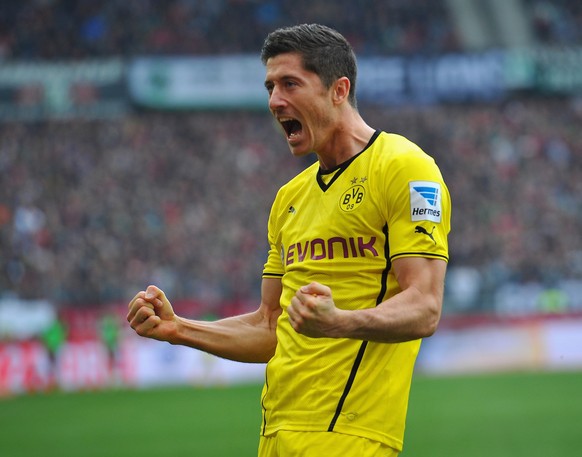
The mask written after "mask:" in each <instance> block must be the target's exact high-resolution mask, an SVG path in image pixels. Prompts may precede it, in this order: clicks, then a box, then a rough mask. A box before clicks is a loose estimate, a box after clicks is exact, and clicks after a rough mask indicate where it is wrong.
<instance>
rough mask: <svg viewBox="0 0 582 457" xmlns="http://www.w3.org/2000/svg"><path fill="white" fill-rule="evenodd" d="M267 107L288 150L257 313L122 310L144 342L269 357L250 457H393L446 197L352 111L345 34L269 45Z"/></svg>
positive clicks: (401, 146)
mask: <svg viewBox="0 0 582 457" xmlns="http://www.w3.org/2000/svg"><path fill="white" fill-rule="evenodd" d="M261 58H262V61H263V63H264V64H265V66H266V77H265V87H266V89H267V92H268V95H269V108H270V111H271V113H272V114H273V116H274V117H275V119H276V120H277V121H278V122H279V124H280V125H281V128H282V131H283V133H284V135H285V136H286V138H287V142H288V145H289V148H290V150H291V153H292V154H293V155H295V156H303V155H306V154H309V153H315V154H316V155H317V158H318V161H317V162H316V163H314V164H313V165H311V166H310V167H308V168H307V169H306V170H304V171H303V172H302V173H300V174H299V175H297V176H296V177H295V178H293V179H292V180H291V181H290V182H288V183H287V184H286V185H284V186H283V187H282V188H281V189H280V190H279V192H278V194H277V196H276V198H275V201H274V203H273V206H272V209H271V214H270V218H269V223H268V236H269V244H270V251H269V253H268V258H267V262H266V264H265V268H264V270H263V280H262V288H261V303H260V305H259V307H258V309H257V310H256V311H255V312H252V313H249V314H244V315H239V316H235V317H230V318H227V319H222V320H218V321H215V322H202V321H194V320H187V319H184V318H181V317H179V316H177V315H175V314H174V312H173V309H172V306H171V304H170V302H169V301H168V299H167V297H166V296H165V294H164V293H163V291H161V290H160V289H159V288H157V287H155V286H149V287H148V288H147V290H145V291H142V292H139V293H138V294H137V295H136V296H135V297H134V299H133V300H132V301H131V302H130V304H129V313H128V321H129V322H130V324H131V327H132V328H133V329H134V330H135V331H136V332H137V333H138V334H139V335H141V336H145V337H149V338H155V339H158V340H163V341H168V342H170V343H172V344H181V345H186V346H190V347H192V348H196V349H199V350H202V351H206V352H208V353H211V354H215V355H217V356H220V357H224V358H228V359H232V360H237V361H242V362H268V364H267V369H266V379H265V385H264V388H263V393H262V399H261V405H262V409H263V421H262V424H261V438H260V444H259V456H264V457H273V456H303V457H310V456H313V457H320V456H322V455H325V456H340V455H341V456H343V457H345V456H358V457H359V456H384V457H386V456H397V455H398V453H399V452H400V450H401V449H402V444H403V435H404V424H405V418H406V410H407V405H408V396H409V390H410V382H411V377H412V372H413V368H414V363H415V359H416V356H417V354H418V350H419V348H420V341H421V338H423V337H428V336H430V335H432V334H433V333H434V331H435V330H436V328H437V325H438V322H439V318H440V314H441V308H442V300H443V290H444V279H445V272H446V265H447V261H448V243H447V235H448V232H449V230H450V214H451V203H450V197H449V193H448V190H447V188H446V185H445V183H444V181H443V178H442V176H441V173H440V171H439V169H438V167H437V166H436V164H435V162H434V160H433V159H432V158H431V157H429V156H428V155H427V154H425V153H424V152H423V151H422V150H421V149H420V148H419V147H418V146H416V145H415V144H414V143H412V142H410V141H409V140H407V139H405V138H404V137H402V136H399V135H396V134H389V133H386V132H383V131H380V130H376V129H374V128H372V127H370V126H369V125H367V124H366V122H365V121H364V120H363V119H362V117H361V115H360V114H359V112H358V109H357V103H356V96H355V89H356V72H357V69H356V59H355V56H354V53H353V50H352V48H351V46H350V45H349V43H348V42H347V41H346V40H345V38H344V37H343V36H342V35H341V34H339V33H338V32H336V31H335V30H333V29H330V28H328V27H325V26H322V25H317V24H311V25H298V26H294V27H288V28H283V29H279V30H276V31H274V32H272V33H271V34H269V36H268V37H267V38H266V40H265V43H264V46H263V49H262V54H261Z"/></svg>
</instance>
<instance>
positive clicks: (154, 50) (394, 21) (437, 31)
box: [0, 0, 582, 59]
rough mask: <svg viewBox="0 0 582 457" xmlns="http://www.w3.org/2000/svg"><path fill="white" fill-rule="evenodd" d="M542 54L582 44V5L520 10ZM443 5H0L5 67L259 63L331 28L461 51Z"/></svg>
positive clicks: (374, 41)
mask: <svg viewBox="0 0 582 457" xmlns="http://www.w3.org/2000/svg"><path fill="white" fill-rule="evenodd" d="M521 1H522V5H523V10H524V12H525V14H527V15H528V18H527V19H528V23H529V24H530V28H531V30H532V35H533V37H534V39H535V41H536V43H538V44H580V43H582V4H581V3H580V2H579V1H578V0H552V1H549V0H521ZM448 8H449V5H447V2H446V1H445V0H391V1H385V0H360V1H359V2H354V1H353V0H335V1H334V2H329V1H326V0H125V1H123V2H120V1H113V0H21V1H18V2H15V1H13V2H2V3H1V4H0V59H2V58H12V59H84V58H91V57H96V56H111V55H118V56H131V55H139V54H157V55H160V54H225V53H249V52H250V53H256V52H258V50H259V49H260V46H261V44H262V42H263V39H264V37H265V35H266V34H267V33H268V32H270V31H271V30H273V29H274V28H276V27H279V26H283V25H288V24H292V23H300V22H324V23H325V24H327V25H330V26H332V27H335V28H337V29H338V30H341V31H342V32H343V33H344V34H345V35H346V37H347V38H348V39H349V40H350V42H351V43H352V44H353V46H354V48H355V50H356V52H357V53H358V54H360V55H361V54H386V53H388V54H394V53H398V54H411V53H443V52H451V51H458V50H460V49H462V43H460V42H459V37H458V36H457V33H456V27H455V24H454V21H453V19H452V15H451V14H450V10H449V9H448Z"/></svg>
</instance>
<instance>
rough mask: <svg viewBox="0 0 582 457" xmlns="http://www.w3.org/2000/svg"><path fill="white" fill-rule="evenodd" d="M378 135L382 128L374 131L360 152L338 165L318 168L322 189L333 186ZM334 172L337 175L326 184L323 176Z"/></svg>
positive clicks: (318, 180) (318, 177)
mask: <svg viewBox="0 0 582 457" xmlns="http://www.w3.org/2000/svg"><path fill="white" fill-rule="evenodd" d="M378 135H380V130H376V131H375V132H374V134H373V135H372V138H370V141H368V144H367V145H366V146H365V147H364V149H362V150H361V151H360V152H358V153H357V154H356V155H355V156H353V157H350V158H349V159H348V160H346V161H345V162H343V163H340V164H339V165H338V166H337V167H333V168H331V169H329V170H322V169H321V167H320V168H319V170H317V184H319V187H320V188H321V190H322V191H324V192H325V191H326V190H327V189H329V188H330V187H331V185H332V184H333V183H334V182H335V180H336V179H337V178H339V177H340V175H341V174H342V173H343V172H344V171H345V170H346V168H348V167H349V165H350V163H352V162H353V161H354V160H355V159H356V158H357V157H358V156H359V155H360V154H362V152H364V151H365V150H366V149H368V148H369V147H370V146H371V145H372V143H374V141H375V140H376V138H378ZM332 173H335V175H333V177H332V178H331V180H330V181H329V182H328V183H327V184H326V183H325V182H324V180H323V176H325V175H329V174H332Z"/></svg>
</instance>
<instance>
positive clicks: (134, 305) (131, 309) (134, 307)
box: [127, 291, 153, 322]
mask: <svg viewBox="0 0 582 457" xmlns="http://www.w3.org/2000/svg"><path fill="white" fill-rule="evenodd" d="M144 295H145V292H144V291H141V292H138V293H137V294H136V296H135V297H133V299H132V300H131V301H130V302H129V304H128V305H127V321H128V322H129V321H131V320H132V319H133V317H134V316H135V313H136V312H137V311H138V310H139V309H140V308H141V307H142V306H148V305H149V307H151V308H153V305H152V304H151V303H149V302H147V301H145V300H144V298H143V297H144Z"/></svg>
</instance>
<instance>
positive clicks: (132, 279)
mask: <svg viewBox="0 0 582 457" xmlns="http://www.w3.org/2000/svg"><path fill="white" fill-rule="evenodd" d="M304 22H320V23H324V24H326V25H329V26H331V27H334V28H336V29H338V30H339V31H340V32H342V33H343V34H344V35H345V36H346V37H347V38H348V40H349V41H350V42H351V44H352V45H353V47H354V49H355V51H356V54H357V56H358V64H359V79H358V85H357V87H358V98H359V109H360V111H361V112H362V114H363V116H364V118H365V119H366V120H367V121H368V123H369V124H371V125H372V126H373V127H376V128H378V129H382V130H385V131H388V132H396V133H400V134H403V135H405V136H407V137H409V138H410V139H411V140H413V141H415V142H416V143H417V144H419V145H420V146H421V147H422V148H423V149H424V150H425V151H426V152H428V153H429V154H431V155H432V156H433V157H435V159H436V161H437V163H438V164H439V166H440V168H441V170H442V172H443V175H444V177H445V180H446V182H447V183H448V186H449V189H450V192H451V195H452V199H453V210H454V212H453V230H452V233H451V236H450V258H451V260H450V264H449V271H448V278H447V287H446V300H445V307H444V315H443V320H442V324H441V327H440V330H439V332H438V333H437V334H436V335H435V336H434V337H432V338H430V339H428V340H426V341H425V342H424V343H423V350H422V351H421V356H420V358H419V364H418V367H419V370H420V371H423V372H425V373H428V374H433V373H434V374H439V373H469V372H484V371H499V370H523V369H527V370H579V369H581V368H582V236H581V235H582V198H581V196H582V3H581V2H580V1H579V0H553V1H547V0H503V1H500V0H390V1H386V0H362V1H358V2H356V1H350V0H339V1H334V2H329V1H322V0H293V1H291V0H262V1H261V0H172V1H170V0H168V1H166V0H126V1H123V2H119V1H112V0H21V1H3V2H1V3H0V396H2V395H12V394H20V393H27V392H41V391H46V390H52V389H62V390H80V389H87V388H90V389H100V388H106V387H110V386H138V387H141V386H144V387H147V386H154V385H166V384H189V385H192V384H196V385H208V384H216V383H220V384H224V383H236V382H239V381H242V380H256V381H260V380H261V379H262V371H263V367H261V366H253V365H242V364H241V365H239V364H233V363H228V362H225V361H223V360H218V359H215V358H212V357H209V356H206V355H203V354H200V353H197V352H195V351H190V350H182V349H181V348H175V347H170V346H169V345H166V344H162V343H158V342H152V341H146V340H141V339H139V338H137V337H136V336H135V335H133V333H132V332H131V331H130V329H129V328H128V326H127V324H126V323H125V320H124V319H125V312H126V304H127V303H128V301H129V300H130V299H131V298H132V297H133V296H134V295H135V294H136V293H137V292H138V291H140V290H142V289H144V288H145V287H146V286H147V285H148V284H157V285H158V286H160V287H161V288H163V289H164V290H165V291H166V293H167V295H168V296H169V297H170V299H171V300H172V302H173V303H174V305H175V308H176V310H177V312H178V313H180V314H182V315H184V316H187V317H192V318H199V319H207V318H208V319H213V318H217V317H223V316H228V315H232V314H234V313H239V312H245V311H248V310H251V309H254V308H255V307H256V305H257V303H258V297H259V284H260V277H261V272H262V267H263V263H264V261H265V258H266V249H267V242H266V223H267V216H268V212H269V208H270V204H271V202H272V200H273V198H274V196H275V192H276V190H277V189H278V188H279V186H281V185H282V184H283V183H285V182H286V181H287V180H288V179H289V178H291V177H292V176H293V175H295V174H296V173H297V172H298V171H300V170H301V169H303V168H304V167H305V166H306V165H307V164H308V163H310V162H309V161H310V160H313V158H309V159H294V158H292V157H291V155H290V153H289V152H288V148H287V146H286V144H285V142H284V139H283V138H282V136H281V134H280V133H279V132H278V131H277V129H276V127H275V125H274V123H273V121H272V120H271V117H270V114H269V113H268V111H267V110H266V105H267V94H266V93H265V91H264V88H263V77H264V68H263V67H262V64H261V63H260V59H259V52H260V48H261V45H262V42H263V39H264V37H265V36H266V34H267V33H269V32H270V31H272V30H273V29H275V28H277V27H280V26H285V25H290V24H297V23H304Z"/></svg>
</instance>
